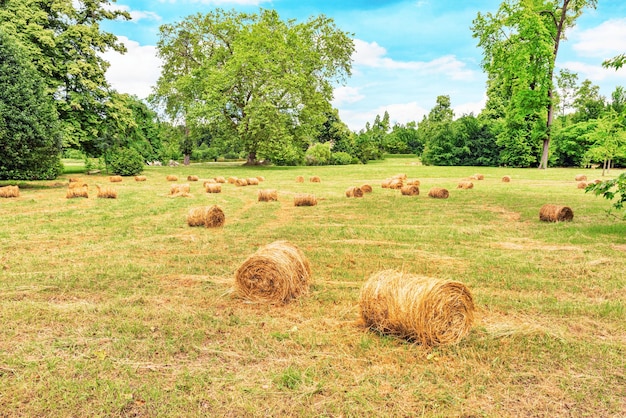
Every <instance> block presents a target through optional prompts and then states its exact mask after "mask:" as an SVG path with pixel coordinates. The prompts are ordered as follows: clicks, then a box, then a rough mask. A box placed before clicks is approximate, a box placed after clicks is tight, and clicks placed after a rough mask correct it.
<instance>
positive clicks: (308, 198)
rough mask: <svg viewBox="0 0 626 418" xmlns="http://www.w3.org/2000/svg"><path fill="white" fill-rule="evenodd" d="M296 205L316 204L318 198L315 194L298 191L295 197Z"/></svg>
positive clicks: (294, 202) (294, 203)
mask: <svg viewBox="0 0 626 418" xmlns="http://www.w3.org/2000/svg"><path fill="white" fill-rule="evenodd" d="M293 205H294V206H315V205H317V198H316V197H315V195H312V194H307V193H298V194H296V195H295V197H294V198H293Z"/></svg>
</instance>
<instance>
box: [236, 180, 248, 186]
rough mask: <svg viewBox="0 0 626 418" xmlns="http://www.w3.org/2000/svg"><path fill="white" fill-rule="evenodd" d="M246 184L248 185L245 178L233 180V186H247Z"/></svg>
mask: <svg viewBox="0 0 626 418" xmlns="http://www.w3.org/2000/svg"><path fill="white" fill-rule="evenodd" d="M247 185H248V180H247V179H237V181H236V182H235V186H247Z"/></svg>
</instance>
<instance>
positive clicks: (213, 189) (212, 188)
mask: <svg viewBox="0 0 626 418" xmlns="http://www.w3.org/2000/svg"><path fill="white" fill-rule="evenodd" d="M204 190H206V192H207V193H222V185H221V184H217V183H209V184H206V185H205V186H204Z"/></svg>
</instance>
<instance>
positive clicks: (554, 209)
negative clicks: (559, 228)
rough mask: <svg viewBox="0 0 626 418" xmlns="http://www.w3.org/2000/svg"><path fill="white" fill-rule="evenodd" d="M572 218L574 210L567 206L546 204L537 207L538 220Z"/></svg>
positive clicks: (551, 220)
mask: <svg viewBox="0 0 626 418" xmlns="http://www.w3.org/2000/svg"><path fill="white" fill-rule="evenodd" d="M572 219H574V211H572V209H571V208H569V207H567V206H559V205H552V204H546V205H543V206H542V207H541V209H539V220H540V221H544V222H564V221H571V220H572Z"/></svg>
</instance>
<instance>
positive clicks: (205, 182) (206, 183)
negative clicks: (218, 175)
mask: <svg viewBox="0 0 626 418" xmlns="http://www.w3.org/2000/svg"><path fill="white" fill-rule="evenodd" d="M208 184H217V181H215V180H214V179H208V180H204V181H203V182H202V186H203V187H204V188H206V186H207V185H208Z"/></svg>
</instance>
